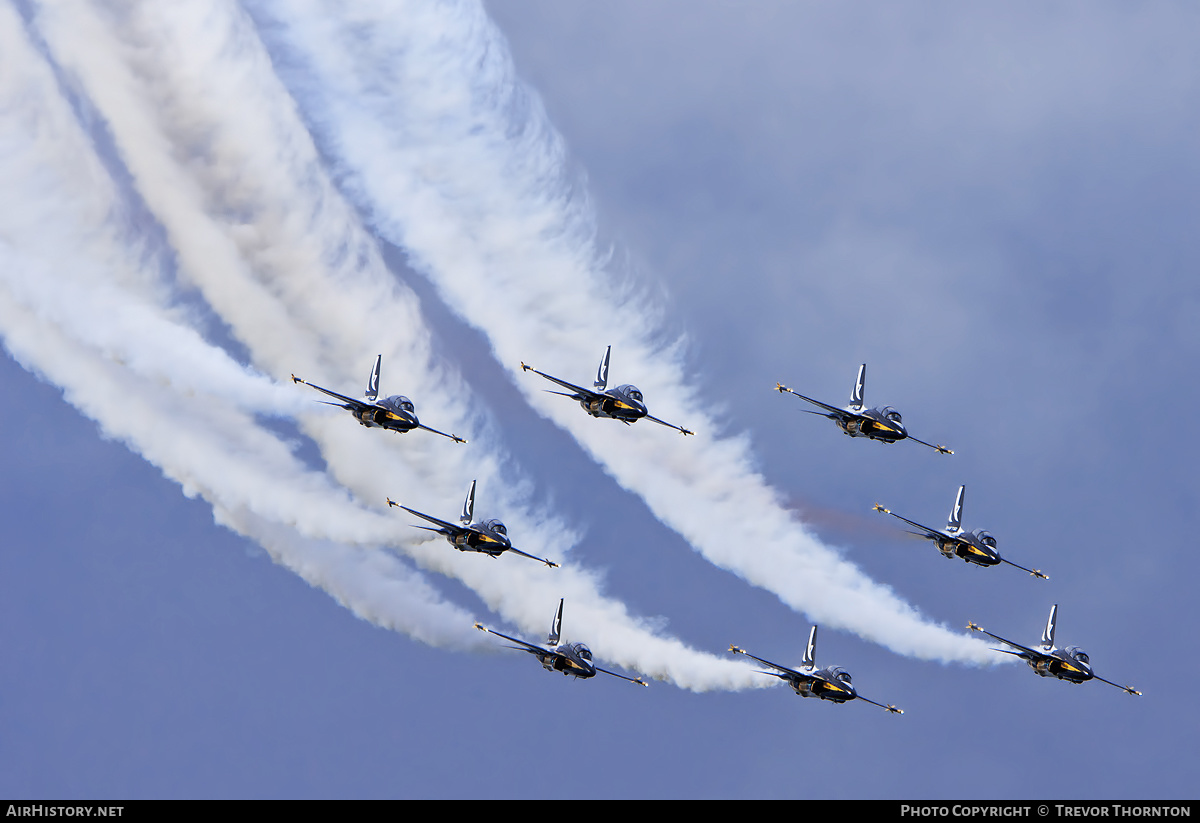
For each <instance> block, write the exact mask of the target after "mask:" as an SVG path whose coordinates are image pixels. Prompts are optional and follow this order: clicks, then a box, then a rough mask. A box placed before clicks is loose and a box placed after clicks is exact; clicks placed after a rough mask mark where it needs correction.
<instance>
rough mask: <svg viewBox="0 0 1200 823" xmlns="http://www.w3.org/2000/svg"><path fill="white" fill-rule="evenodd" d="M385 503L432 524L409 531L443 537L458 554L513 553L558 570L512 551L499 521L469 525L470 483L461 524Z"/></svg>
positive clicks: (472, 512) (471, 511)
mask: <svg viewBox="0 0 1200 823" xmlns="http://www.w3.org/2000/svg"><path fill="white" fill-rule="evenodd" d="M387 502H388V505H389V506H395V507H396V508H399V509H404V510H405V511H406V512H408V513H409V514H415V515H416V516H417V517H421V518H424V519H425V520H428V521H429V522H430V523H436V524H437V525H438V528H436V529H435V528H432V527H430V526H414V527H413V528H416V529H428V530H429V531H431V532H437V533H438V534H441V535H445V537H446V540H448V541H449V543H450V545H451V546H453V547H454V548H456V549H458V550H459V551H460V552H480V553H482V554H487V555H491V556H492V557H499V556H500V555H502V554H504V553H505V552H513V553H515V554H519V555H521V556H522V557H528V558H529V559H531V560H537V561H540V562H542V563H545V564H546V565H547V566H549V567H550V568H552V569H557V568H558V564H557V563H554V562H551V561H549V560H547V559H545V558H544V557H537V556H535V555H532V554H526V553H525V552H523V551H521V550H520V549H515V548H513V545H512V543H510V542H509V540H508V529H507V528H506V527H505V525H504V524H503V523H501V522H500V521H499V520H480V521H479V522H478V523H472V522H471V521H472V520H473V519H474V516H475V481H474V480H472V481H471V488H470V489H469V490H468V491H467V499H466V500H465V501H463V510H462V514H460V515H459V516H458V522H459V523H461V524H462V525H455V524H453V523H447V522H446V521H445V520H438V519H437V518H436V517H430V516H429V515H427V514H422V513H421V512H419V511H417V510H416V509H410V508H409V507H408V506H401V505H400V504H399V503H397V502H396V501H395V500H392V498H390V497H389V498H388V499H387Z"/></svg>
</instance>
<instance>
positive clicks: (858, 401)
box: [850, 363, 867, 409]
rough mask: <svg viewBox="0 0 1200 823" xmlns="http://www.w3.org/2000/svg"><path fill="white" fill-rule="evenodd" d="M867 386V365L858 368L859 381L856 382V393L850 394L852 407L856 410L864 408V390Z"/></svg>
mask: <svg viewBox="0 0 1200 823" xmlns="http://www.w3.org/2000/svg"><path fill="white" fill-rule="evenodd" d="M866 386H867V364H866V363H863V364H862V365H861V366H859V367H858V379H856V380H855V381H854V391H852V392H850V406H851V407H852V408H854V409H861V408H862V407H863V390H864V389H865V388H866Z"/></svg>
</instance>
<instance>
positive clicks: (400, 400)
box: [379, 394, 416, 414]
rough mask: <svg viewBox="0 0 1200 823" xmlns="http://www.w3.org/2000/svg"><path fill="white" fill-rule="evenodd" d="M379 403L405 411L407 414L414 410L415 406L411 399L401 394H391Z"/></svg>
mask: <svg viewBox="0 0 1200 823" xmlns="http://www.w3.org/2000/svg"><path fill="white" fill-rule="evenodd" d="M379 405H381V406H387V407H390V408H391V409H393V410H395V411H405V412H408V413H409V414H413V413H414V412H415V411H416V406H414V405H413V404H412V401H411V400H409V399H408V398H407V397H405V396H404V395H402V394H393V395H392V396H391V397H389V398H387V399H385V400H383V401H382V402H381V403H380V404H379Z"/></svg>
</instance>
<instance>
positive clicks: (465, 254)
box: [248, 0, 990, 662]
mask: <svg viewBox="0 0 1200 823" xmlns="http://www.w3.org/2000/svg"><path fill="white" fill-rule="evenodd" d="M248 5H249V7H250V8H251V9H252V13H253V14H254V15H255V17H256V20H258V21H259V24H260V28H261V30H262V31H263V32H264V38H265V39H266V40H267V43H268V47H269V48H270V49H271V51H272V54H273V56H274V57H275V60H276V63H277V64H278V65H280V66H282V67H284V68H283V69H281V71H282V72H283V76H284V79H285V81H286V82H287V83H288V86H289V88H290V89H291V90H292V93H293V95H294V97H295V98H296V100H297V102H298V103H299V104H300V106H301V107H302V109H303V110H304V112H305V116H306V118H307V120H308V122H309V123H310V126H311V128H312V129H313V130H314V131H315V132H316V133H317V135H318V137H319V139H320V141H321V145H322V148H323V151H325V152H326V153H327V155H328V156H329V157H331V158H332V160H333V162H335V163H337V164H338V168H339V171H340V173H341V174H340V181H341V183H342V185H343V188H344V190H345V191H347V192H348V193H349V195H350V196H351V197H352V198H353V199H354V200H356V201H357V202H359V203H360V204H361V206H362V208H363V209H364V210H365V211H366V213H367V214H368V215H369V217H370V220H371V222H372V223H373V224H374V225H375V226H376V228H377V230H378V231H379V232H380V233H381V234H382V235H383V236H385V237H387V238H388V239H389V240H391V241H392V242H394V243H396V244H397V245H400V246H402V247H403V248H405V249H406V250H407V251H408V253H409V254H410V255H411V259H412V262H413V264H414V265H415V266H416V267H417V268H418V269H419V270H420V271H422V272H423V273H425V274H426V275H428V276H429V278H430V279H431V280H432V282H433V283H434V284H435V286H436V287H437V289H438V291H439V294H440V295H441V296H442V298H443V300H444V301H445V302H446V304H447V305H449V306H451V307H453V309H454V310H455V311H456V312H458V313H459V314H460V316H461V317H462V318H464V319H465V320H466V321H467V322H468V323H470V324H471V325H473V326H475V327H476V328H478V329H480V330H481V331H482V332H483V333H484V334H485V335H487V337H488V339H489V340H490V342H491V345H492V348H493V352H494V354H495V356H496V359H497V360H498V361H499V362H500V364H501V365H502V366H503V367H504V368H505V369H507V370H508V372H509V373H510V375H511V376H512V378H513V379H514V381H515V382H516V383H517V385H518V386H520V388H521V389H522V390H523V391H524V392H525V393H526V396H527V398H528V400H529V402H530V404H531V405H533V406H534V407H535V408H536V409H537V410H538V411H539V412H541V413H542V414H544V415H545V416H547V417H549V418H551V419H552V420H554V421H555V422H556V423H557V424H558V425H560V426H561V427H563V428H564V429H566V430H567V431H569V432H570V433H571V434H572V435H573V436H574V437H575V438H576V440H577V441H578V442H579V443H580V444H581V446H582V447H583V448H584V449H585V450H586V451H587V452H588V453H589V454H590V455H591V456H592V457H593V458H594V459H595V460H596V461H598V462H599V463H600V464H601V465H602V466H604V468H605V469H606V470H607V471H608V472H609V474H610V475H611V476H612V477H613V478H615V479H616V480H617V482H618V483H620V484H621V485H622V486H624V487H625V488H627V489H629V490H631V491H633V492H635V493H637V494H638V495H640V496H641V497H642V498H643V499H644V500H645V501H646V503H647V505H648V506H649V507H650V509H651V510H652V511H653V512H654V513H655V515H656V516H657V517H658V518H659V519H660V520H661V521H662V522H663V523H664V524H666V525H667V526H669V527H671V528H673V529H674V530H676V531H677V532H679V533H680V534H681V535H682V536H684V537H685V538H686V539H687V540H688V542H689V543H691V545H692V546H693V547H694V548H696V550H698V551H699V552H700V553H701V554H702V555H703V556H704V557H706V558H708V559H709V560H710V561H711V562H713V563H715V564H717V565H719V566H721V567H722V568H725V569H728V570H730V571H733V572H735V573H736V574H738V575H740V576H741V577H743V578H744V579H745V580H747V581H749V582H750V583H753V584H754V585H757V586H760V587H763V588H765V589H767V590H769V591H772V592H774V593H775V594H777V595H778V596H779V598H780V599H781V600H782V601H783V602H784V603H786V604H788V605H789V606H791V607H792V608H794V609H797V610H799V611H803V612H805V613H807V614H808V615H810V616H811V617H812V618H813V619H815V620H817V621H818V622H820V623H822V624H824V625H829V626H833V627H837V628H844V629H848V630H851V631H853V632H855V633H857V634H859V635H860V636H862V637H864V638H867V639H870V640H873V641H876V642H879V643H881V644H883V645H885V646H887V647H888V648H890V649H892V650H894V651H896V652H899V653H902V654H907V655H913V656H917V657H923V658H936V659H941V660H962V661H972V662H983V661H987V660H989V659H990V658H989V657H988V654H989V653H988V651H987V649H986V648H985V647H984V646H983V645H982V644H979V643H976V642H974V641H973V640H971V639H969V638H967V637H965V636H963V635H961V634H955V633H952V632H950V631H948V630H947V629H946V628H944V627H941V626H937V625H933V624H931V623H929V622H928V621H927V620H926V619H925V618H923V616H922V615H921V614H919V613H918V612H917V610H916V609H914V608H913V607H911V606H910V605H908V604H907V603H905V602H904V601H903V600H902V599H900V598H899V597H898V596H896V595H895V593H894V592H893V591H892V590H891V589H890V588H889V587H887V586H883V585H880V584H878V583H875V582H874V581H872V580H870V579H869V578H867V577H866V575H865V574H863V573H862V572H861V570H859V569H858V568H857V567H855V566H854V565H853V564H851V563H849V562H847V561H845V560H844V559H843V558H841V557H840V556H838V555H837V554H836V553H835V552H834V551H832V550H831V549H829V548H828V547H825V546H823V545H822V544H821V543H820V542H819V541H818V540H817V539H816V537H815V536H814V535H812V534H810V533H809V532H808V531H806V529H805V528H804V526H803V524H801V523H800V522H798V521H797V520H796V518H795V516H794V515H793V514H792V513H790V512H789V511H787V510H786V509H785V507H784V506H783V505H782V503H781V501H780V498H779V495H778V494H777V492H776V491H775V490H774V489H772V488H771V487H770V486H768V484H767V483H766V481H765V480H764V478H763V477H762V476H761V475H760V474H758V472H757V471H756V470H755V468H754V461H753V458H752V456H751V454H750V452H749V448H748V443H747V441H746V439H745V438H740V437H732V438H729V437H727V438H718V437H716V436H715V435H713V434H712V432H714V431H715V430H716V429H717V427H718V424H717V422H716V421H715V420H713V419H712V418H710V417H709V416H708V414H707V412H706V410H705V408H704V406H703V405H702V404H701V403H700V402H698V400H697V398H696V396H695V394H694V391H693V390H692V389H691V388H690V387H689V385H688V384H687V382H686V381H685V379H684V375H683V370H682V367H681V366H680V364H679V362H678V359H677V357H676V356H675V352H674V351H673V350H672V349H671V347H670V346H667V345H665V344H663V343H662V342H661V340H660V333H659V331H658V328H659V327H658V324H657V322H656V318H655V310H653V309H647V308H646V307H645V306H644V304H643V303H642V302H641V301H639V300H635V299H632V295H630V294H629V293H628V292H627V291H623V290H622V288H621V287H620V286H619V284H617V283H615V281H614V279H613V277H612V276H611V275H609V274H608V273H607V272H606V270H605V261H604V260H603V259H602V257H601V256H600V255H599V254H598V253H597V251H596V249H595V247H594V235H595V228H594V221H593V218H592V215H591V214H590V212H589V210H588V208H587V206H586V194H585V192H583V191H582V190H581V189H580V188H579V187H577V186H576V185H575V184H574V183H573V181H572V180H571V178H570V176H569V174H568V172H567V169H566V165H565V160H564V156H565V151H564V148H563V145H562V141H561V138H560V137H559V136H558V135H557V134H556V133H555V132H554V130H553V128H552V127H551V126H550V124H549V122H548V121H547V118H546V116H545V114H544V112H543V110H542V108H541V106H540V105H539V103H538V101H537V100H536V97H535V96H534V95H533V94H532V93H531V92H529V91H528V90H527V89H526V88H525V87H524V86H523V85H522V84H521V83H520V81H519V80H518V79H517V78H516V76H515V72H514V69H513V66H512V62H511V60H510V58H509V56H508V52H507V48H506V45H505V43H504V41H503V39H502V37H501V36H500V34H499V33H498V32H497V30H496V29H495V27H494V26H493V25H492V24H491V22H490V21H488V20H487V18H486V14H485V13H484V11H483V9H482V7H481V5H480V4H479V3H478V2H473V0H461V2H448V3H439V4H428V3H407V4H406V3H401V4H399V5H398V6H397V4H389V5H388V6H387V7H386V8H384V7H383V6H382V5H381V4H378V3H371V2H362V3H355V4H353V5H351V6H341V5H337V4H330V5H324V4H320V3H315V2H308V1H307V0H294V2H284V3H274V2H272V3H269V4H268V3H262V2H250V3H249V4H248ZM495 317H508V318H515V319H519V322H513V323H505V324H499V323H495V322H492V318H495ZM609 343H611V344H612V345H613V375H614V382H624V381H625V380H630V381H634V380H635V381H636V382H637V383H638V384H639V385H640V387H641V388H642V389H643V391H644V393H645V395H646V397H647V399H648V401H649V404H650V408H651V412H652V413H653V414H655V415H656V416H658V417H661V418H663V419H666V420H670V421H673V422H677V423H679V424H681V425H684V426H687V427H688V428H692V429H696V430H697V431H698V435H697V436H696V437H695V438H688V439H687V440H683V439H681V438H679V437H677V436H672V435H670V434H669V433H668V432H666V431H665V430H663V429H661V428H659V427H656V426H649V425H645V424H642V425H638V426H633V427H630V428H626V427H623V426H615V425H605V424H603V423H597V421H594V420H591V419H588V418H586V417H585V416H583V415H581V414H580V413H579V410H578V409H575V408H572V407H571V404H568V403H564V402H562V400H561V398H557V397H547V395H546V394H544V393H543V391H542V389H543V388H545V384H544V383H542V381H540V379H537V378H533V377H531V376H527V375H526V376H523V375H521V373H520V371H519V370H518V364H519V363H520V362H521V361H522V360H525V361H530V362H531V363H532V364H533V365H535V366H537V367H538V368H540V369H542V370H545V371H548V372H550V373H553V374H556V375H559V376H561V377H563V378H565V379H567V380H571V381H572V382H576V383H584V384H586V383H587V380H588V377H589V376H590V375H591V374H592V369H594V368H595V363H596V362H597V360H598V358H599V356H600V355H601V353H602V352H603V348H604V346H605V345H607V344H609ZM535 355H536V356H537V359H534V358H535ZM698 511H702V512H703V513H704V517H703V518H697V517H696V516H695V514H696V512H698Z"/></svg>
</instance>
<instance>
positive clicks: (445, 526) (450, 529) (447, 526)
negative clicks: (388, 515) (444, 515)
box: [388, 497, 470, 535]
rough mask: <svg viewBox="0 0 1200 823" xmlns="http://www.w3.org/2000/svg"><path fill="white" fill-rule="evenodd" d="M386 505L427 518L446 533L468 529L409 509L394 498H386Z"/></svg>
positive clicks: (452, 533) (458, 532)
mask: <svg viewBox="0 0 1200 823" xmlns="http://www.w3.org/2000/svg"><path fill="white" fill-rule="evenodd" d="M388 505H389V506H395V507H396V508H398V509H404V510H405V511H406V512H408V513H409V514H415V515H416V516H417V517H420V518H421V519H423V520H428V521H429V522H430V523H436V524H437V525H439V526H441V527H442V528H443V529H445V530H446V532H447V533H449V534H451V535H454V534H461V533H462V532H465V531H470V529H466V528H463V527H462V526H460V525H458V524H457V523H450V522H447V521H445V520H438V519H437V518H436V517H430V516H429V515H427V514H421V512H419V511H417V510H416V509H410V508H409V507H408V506H401V505H400V504H399V503H397V502H396V501H395V500H393V499H392V498H390V497H389V498H388Z"/></svg>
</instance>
